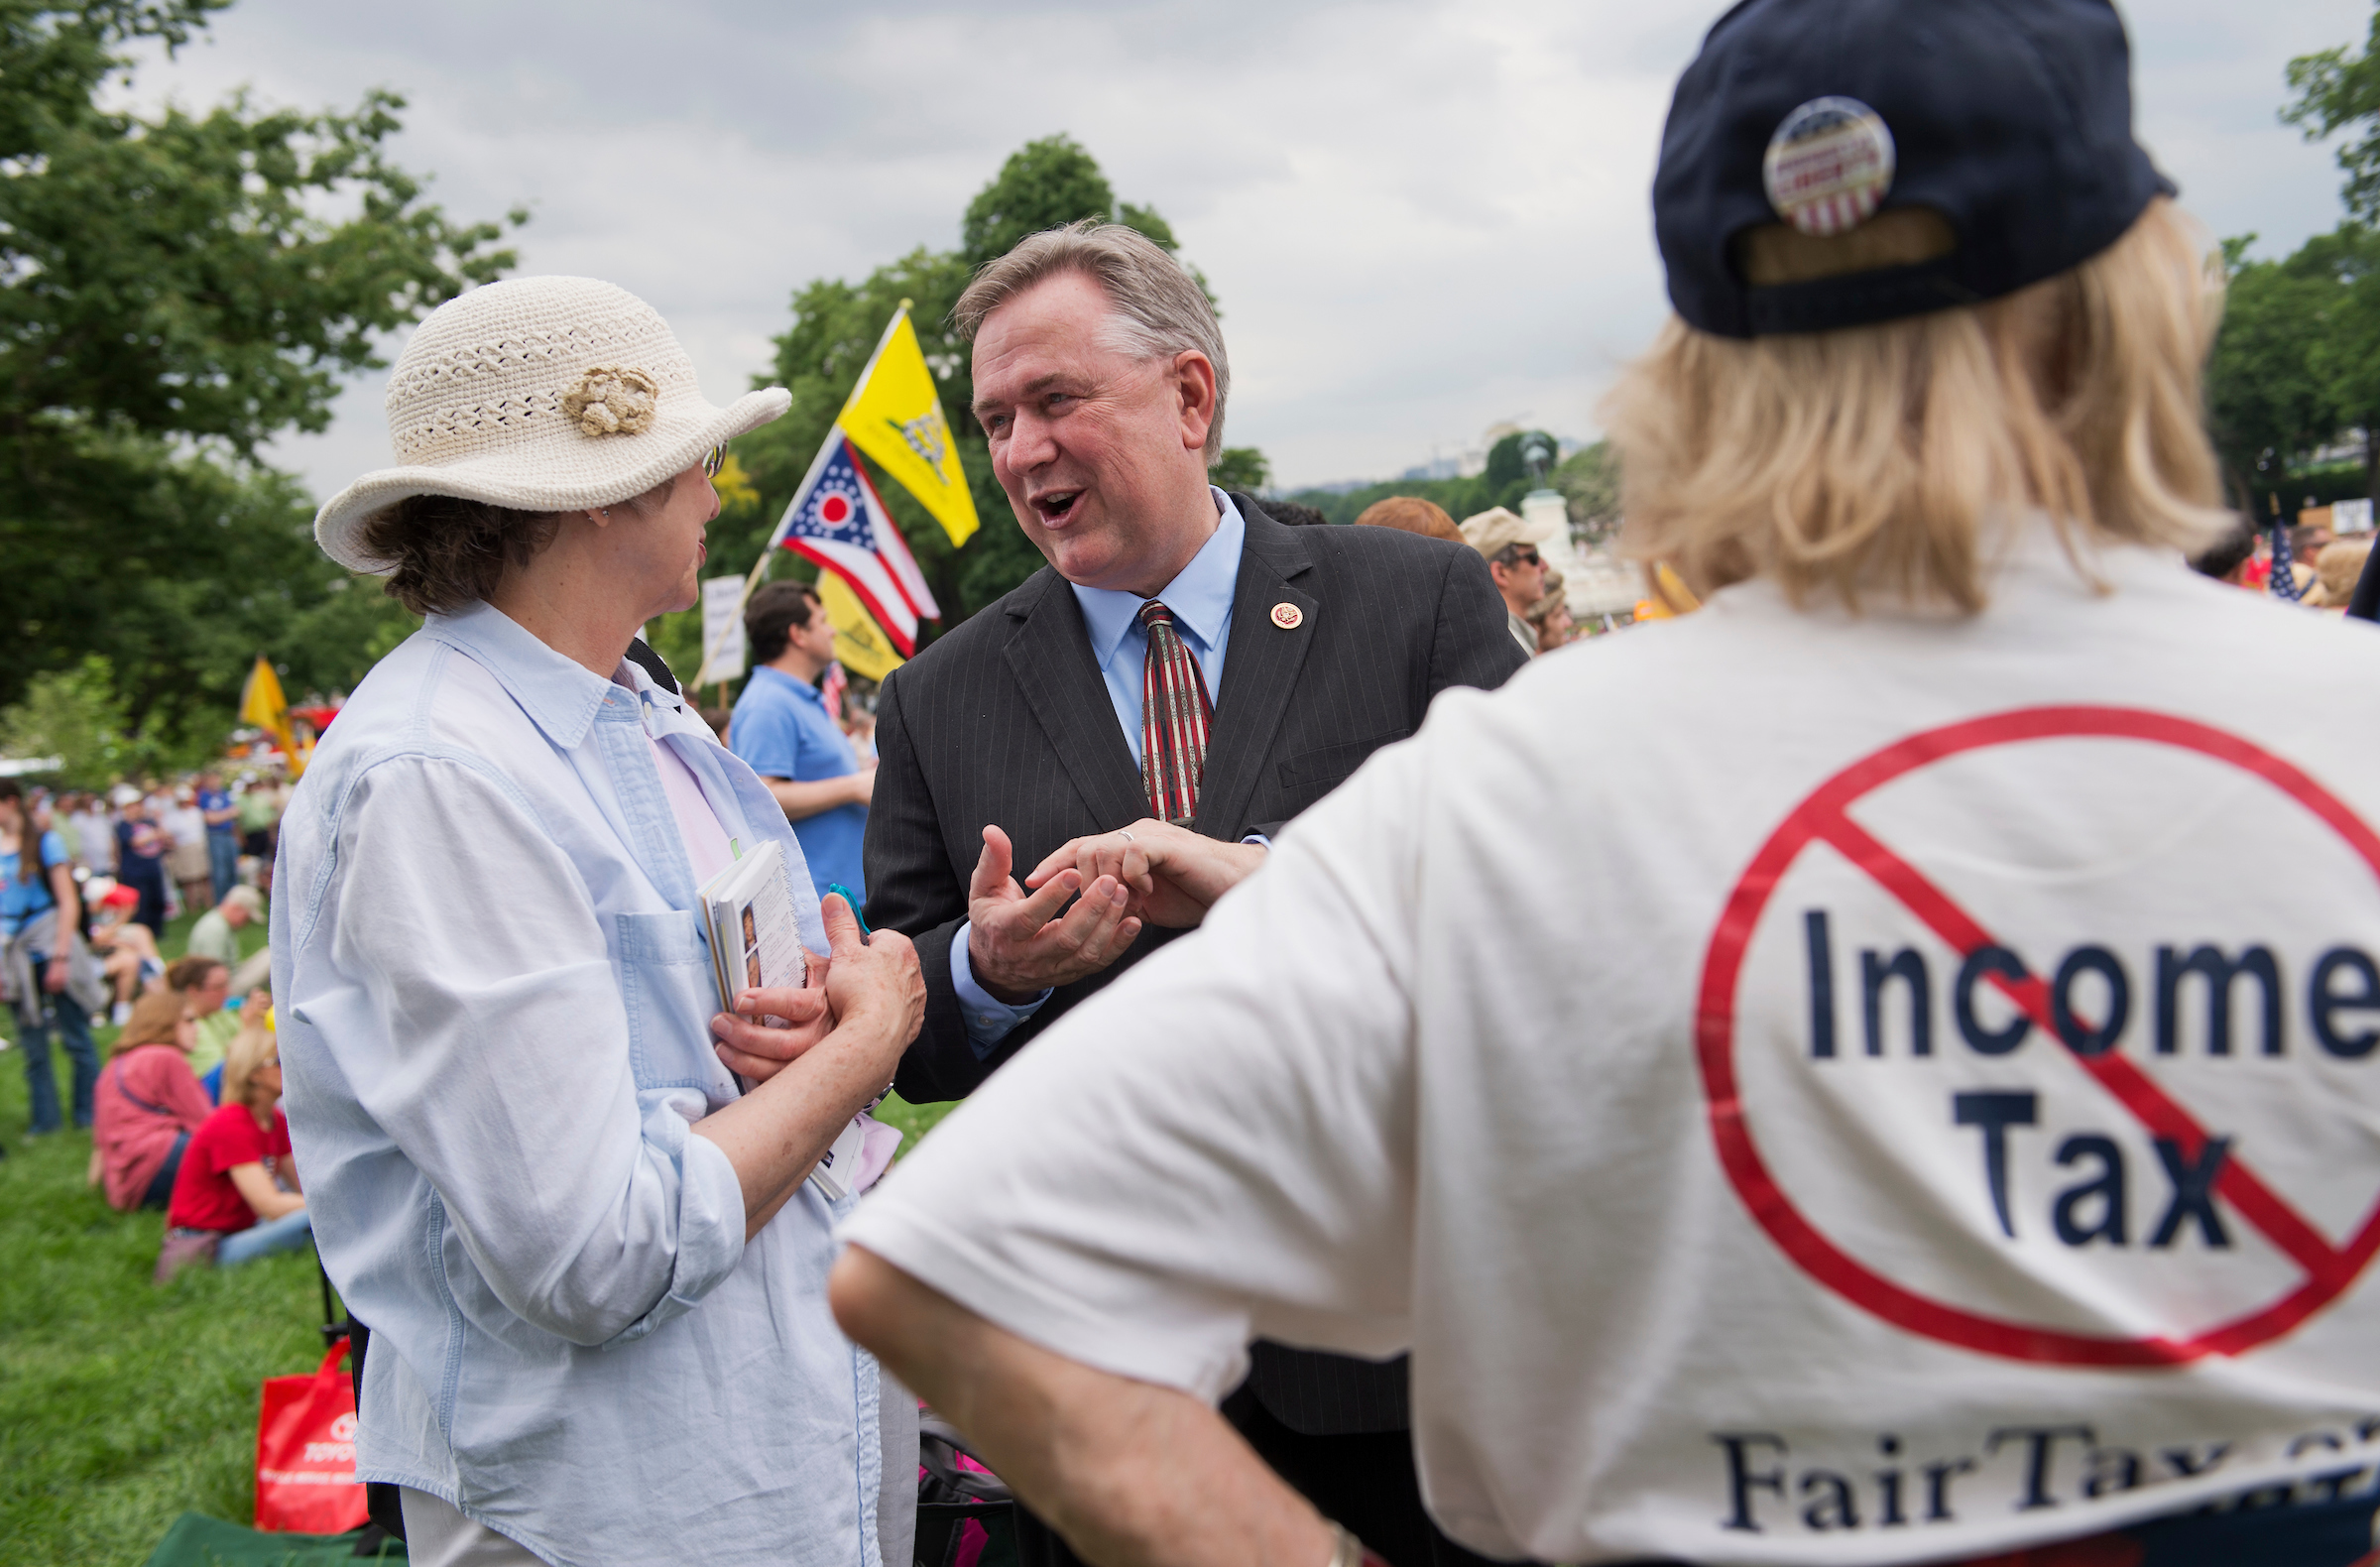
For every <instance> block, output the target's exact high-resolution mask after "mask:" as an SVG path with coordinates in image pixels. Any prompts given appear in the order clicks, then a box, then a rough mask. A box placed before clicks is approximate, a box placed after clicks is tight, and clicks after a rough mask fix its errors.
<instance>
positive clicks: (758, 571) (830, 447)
mask: <svg viewBox="0 0 2380 1567" xmlns="http://www.w3.org/2000/svg"><path fill="white" fill-rule="evenodd" d="M900 302H901V304H902V305H903V306H904V307H905V306H906V305H907V304H908V302H909V301H906V300H903V301H900ZM895 319H897V317H895ZM877 352H878V353H880V354H881V353H883V352H884V344H882V343H879V344H878V345H877ZM868 363H869V365H870V366H872V367H873V366H874V365H875V363H876V361H875V359H873V358H871V359H870V360H869V361H868ZM864 379H865V378H864V377H863V381H864ZM842 439H843V423H842V416H840V415H837V416H836V422H834V423H833V424H830V425H828V426H827V431H826V439H825V440H824V441H823V442H821V443H820V445H819V447H818V455H817V456H815V457H812V458H811V459H810V466H809V471H808V472H806V473H804V474H803V475H802V476H801V482H800V483H799V484H797V485H795V486H794V487H793V498H794V500H796V501H797V500H799V499H800V498H801V497H802V495H803V494H804V493H805V492H807V491H808V489H809V487H810V482H811V481H812V480H814V479H816V478H817V477H818V470H819V469H820V468H823V467H825V466H826V460H827V458H828V456H830V455H831V454H832V453H833V451H834V449H835V443H836V442H837V441H840V440H842ZM792 517H793V505H792V502H790V501H789V502H787V503H786V504H785V515H784V516H782V517H780V518H778V519H777V520H776V526H775V527H774V528H773V529H771V530H770V532H769V542H767V543H766V544H763V545H762V546H761V557H760V559H758V560H755V561H754V562H753V563H752V569H751V570H750V571H749V572H747V573H745V576H744V591H743V592H741V593H739V594H737V595H736V619H737V620H739V621H740V620H742V619H743V618H744V606H745V605H747V604H749V603H751V602H752V590H753V589H754V588H756V587H759V586H760V585H761V577H762V575H763V574H764V573H765V572H767V571H768V569H769V562H770V561H771V560H773V559H774V558H776V550H777V546H778V545H779V544H781V543H783V542H784V539H785V525H786V524H787V523H788V522H790V521H792ZM726 646H727V631H726V630H724V629H723V630H722V631H721V633H720V636H719V648H724V647H726ZM719 648H713V647H709V646H705V647H704V649H703V650H702V663H701V665H700V666H699V667H697V668H696V669H695V671H694V676H695V678H694V683H695V684H696V685H701V684H703V683H704V681H703V678H702V677H703V676H704V675H706V674H708V673H710V672H711V658H712V655H714V654H716V653H717V652H718V651H719Z"/></svg>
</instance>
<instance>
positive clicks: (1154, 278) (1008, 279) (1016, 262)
mask: <svg viewBox="0 0 2380 1567" xmlns="http://www.w3.org/2000/svg"><path fill="white" fill-rule="evenodd" d="M1061 272H1079V273H1081V274H1083V275H1084V276H1085V277H1087V278H1090V279H1091V280H1093V281H1094V282H1096V283H1097V284H1098V285H1099V286H1100V287H1101V288H1102V289H1104V290H1106V291H1107V295H1108V301H1109V303H1110V304H1111V305H1113V306H1114V308H1113V309H1112V310H1111V311H1110V313H1109V315H1108V321H1107V325H1106V326H1105V327H1104V328H1103V329H1102V332H1101V340H1102V342H1104V343H1105V344H1106V346H1108V347H1110V348H1113V349H1115V350H1117V351H1118V352H1119V353H1124V354H1129V355H1130V356H1131V357H1132V358H1134V359H1139V360H1149V359H1170V358H1171V357H1173V356H1174V355H1175V354H1179V353H1185V352H1188V351H1190V350H1192V349H1196V350H1197V351H1198V352H1200V353H1202V354H1205V355H1206V356H1207V360H1208V362H1209V363H1210V364H1212V365H1214V367H1215V422H1214V423H1212V424H1210V425H1208V426H1207V445H1206V453H1207V460H1208V461H1209V462H1213V461H1214V460H1215V459H1216V458H1217V457H1219V456H1221V455H1222V453H1223V406H1224V403H1225V401H1226V400H1227V399H1229V398H1230V396H1231V392H1232V361H1231V356H1230V355H1228V354H1226V353H1225V352H1224V351H1223V327H1222V326H1221V325H1219V324H1218V323H1217V322H1216V319H1215V307H1214V306H1213V305H1212V304H1210V303H1208V302H1207V291H1206V290H1204V289H1202V288H1200V287H1199V286H1198V280H1197V279H1196V278H1193V277H1191V276H1190V274H1189V271H1188V270H1187V269H1186V268H1184V267H1183V266H1182V264H1181V263H1180V262H1178V261H1176V260H1174V259H1173V258H1172V257H1171V256H1168V255H1167V254H1165V252H1164V250H1163V249H1161V248H1160V247H1159V246H1157V245H1156V244H1155V243H1154V242H1153V241H1151V240H1150V239H1148V238H1147V237H1146V236H1145V235H1143V234H1141V233H1139V232H1138V231H1137V230H1134V229H1130V228H1127V227H1125V226H1124V225H1123V224H1122V223H1110V222H1106V221H1104V220H1102V219H1100V218H1095V217H1087V218H1084V219H1083V220H1082V221H1081V222H1079V223H1069V224H1067V225H1066V226H1065V227H1064V228H1052V229H1044V230H1042V231H1041V232H1040V233H1038V234H1034V235H1030V236H1028V237H1027V238H1025V239H1022V240H1019V241H1018V242H1017V244H1016V248H1015V249H1013V250H1011V251H1010V252H1009V253H1008V254H1007V255H1005V256H1003V257H1001V258H1000V259H999V260H997V261H991V262H986V263H985V264H984V267H983V270H982V271H980V272H978V273H977V274H976V275H975V281H974V282H972V283H970V284H968V285H967V292H966V293H964V294H962V295H960V296H959V302H958V303H957V304H955V305H953V306H952V307H951V311H950V322H951V325H952V326H953V327H954V328H956V329H957V331H958V334H959V337H960V338H961V339H962V340H963V341H966V342H973V341H974V340H975V334H976V332H977V331H978V330H979V329H981V327H982V326H983V324H984V317H986V316H988V315H990V314H991V313H992V312H993V311H994V310H997V309H999V308H1000V307H1001V306H1002V305H1004V304H1006V303H1008V302H1009V301H1011V300H1012V299H1014V298H1016V296H1018V295H1019V294H1022V293H1023V292H1024V291H1025V290H1027V289H1029V288H1031V287H1032V286H1033V285H1034V284H1036V283H1039V282H1041V281H1042V280H1043V279H1045V278H1052V277H1055V276H1056V275H1058V274H1059V273H1061Z"/></svg>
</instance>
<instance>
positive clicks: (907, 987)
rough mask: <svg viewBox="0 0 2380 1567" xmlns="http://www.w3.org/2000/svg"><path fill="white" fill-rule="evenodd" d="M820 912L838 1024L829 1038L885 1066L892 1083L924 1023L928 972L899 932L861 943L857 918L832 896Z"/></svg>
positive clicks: (828, 981) (828, 991) (828, 990)
mask: <svg viewBox="0 0 2380 1567" xmlns="http://www.w3.org/2000/svg"><path fill="white" fill-rule="evenodd" d="M818 912H819V914H820V916H821V917H822V918H824V920H825V921H826V941H827V952H828V959H829V961H828V963H827V970H826V1004H827V1006H828V1008H829V1009H830V1010H831V1011H832V1012H833V1013H834V1020H835V1027H834V1032H833V1034H832V1035H831V1036H830V1037H832V1038H834V1039H835V1040H836V1041H837V1043H838V1044H843V1043H848V1044H849V1046H850V1047H851V1048H852V1049H854V1050H858V1051H863V1052H865V1056H864V1058H865V1059H868V1060H871V1061H876V1062H880V1063H881V1066H882V1071H883V1077H882V1080H883V1081H885V1082H888V1083H889V1082H891V1081H892V1072H893V1069H894V1068H895V1067H897V1066H899V1065H900V1052H901V1051H903V1050H905V1049H907V1048H908V1047H909V1041H910V1040H911V1039H914V1038H916V1037H917V1029H918V1028H919V1027H920V1026H921V1025H923V1024H924V1022H925V971H924V969H923V968H922V967H920V966H919V964H918V962H917V949H916V948H915V947H913V946H911V945H910V944H909V938H908V937H907V936H904V935H902V934H901V933H900V932H899V931H897V930H879V931H878V932H877V933H876V934H875V935H873V936H871V937H868V938H867V939H865V940H863V939H861V936H860V921H859V918H858V916H857V915H855V914H854V913H853V912H852V911H851V905H850V904H847V903H845V902H844V901H843V900H842V899H841V898H839V897H837V896H835V895H834V894H832V893H830V894H828V895H827V897H826V899H825V901H824V902H822V903H821V904H819V905H818Z"/></svg>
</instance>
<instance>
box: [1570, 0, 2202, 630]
mask: <svg viewBox="0 0 2380 1567" xmlns="http://www.w3.org/2000/svg"><path fill="white" fill-rule="evenodd" d="M2174 194H2175V187H2174V185H2173V183H2172V181H2168V180H2167V179H2165V177H2164V176H2162V175H2161V174H2159V173H2158V172H2157V168H2156V166H2155V164H2153V163H2152V162H2151V161H2150V159H2149V155H2148V154H2147V153H2146V152H2145V151H2144V150H2143V149H2142V148H2141V146H2140V144H2139V143H2138V142H2137V141H2135V140H2134V139H2133V136H2132V93H2131V85H2130V81H2129V51H2128V48H2127V46H2126V43H2125V38H2124V29H2123V24H2122V22H2121V21H2120V20H2118V18H2117V16H2116V13H2115V11H2114V9H2113V7H2112V6H2111V5H2109V4H2108V3H2107V0H1745V3H1743V4H1741V5H1738V6H1736V7H1735V8H1734V9H1733V10H1731V11H1729V12H1727V13H1726V15H1725V16H1724V17H1722V18H1721V19H1720V20H1719V22H1718V24H1717V25H1716V26H1714V27H1713V28H1712V29H1711V32H1710V34H1709V36H1708V37H1707V38H1706V39H1705V41H1704V45H1703V50H1702V53H1701V54H1700V56H1698V57H1697V58H1696V60H1694V62H1693V63H1692V64H1691V65H1689V66H1688V67H1687V69H1686V72H1685V74H1684V75H1683V76H1682V77H1681V78H1680V79H1679V82H1678V88H1677V95H1676V98H1675V100H1674V102H1673V104H1672V106H1671V109H1670V115H1669V122H1668V126H1667V128H1666V130H1665V132H1664V134H1663V137H1662V144H1661V163H1660V168H1659V171H1658V173H1657V174H1656V176H1655V178H1654V183H1653V218H1654V228H1655V232H1656V234H1657V236H1658V238H1659V240H1660V245H1661V256H1662V261H1663V263H1664V264H1665V266H1666V267H1667V270H1668V276H1669V294H1670V300H1671V301H1672V302H1673V303H1674V304H1675V306H1676V309H1677V315H1676V317H1675V318H1674V319H1673V320H1672V321H1671V323H1670V325H1669V326H1668V328H1667V329H1665V331H1664V332H1663V333H1662V335H1661V337H1660V338H1659V340H1658V341H1657V342H1656V343H1655V345H1654V347H1653V349H1652V351H1651V352H1650V353H1648V354H1647V355H1645V356H1644V358H1642V359H1641V360H1639V361H1638V362H1637V363H1636V364H1635V365H1634V366H1633V367H1632V368H1631V370H1630V372H1629V374H1628V375H1627V376H1626V377H1625V378H1624V379H1623V380H1622V382H1621V384H1620V385H1619V386H1618V387H1617V388H1616V389H1615V390H1614V391H1613V393H1612V395H1611V398H1610V400H1609V402H1608V404H1607V406H1606V422H1607V424H1608V426H1609V427H1610V429H1611V432H1612V436H1613V438H1614V440H1615V442H1616V443H1617V444H1618V446H1619V447H1620V448H1621V449H1623V450H1624V451H1625V452H1626V453H1627V459H1626V461H1625V463H1624V464H1623V473H1624V483H1625V488H1626V496H1625V501H1626V515H1627V518H1628V524H1627V538H1628V540H1629V541H1630V542H1631V544H1632V547H1633V548H1634V549H1635V551H1636V552H1638V553H1640V554H1643V555H1646V556H1649V557H1652V558H1656V559H1662V560H1666V561H1668V562H1669V563H1670V564H1672V565H1673V566H1674V567H1676V568H1677V569H1678V571H1679V572H1680V573H1681V574H1682V575H1683V576H1684V577H1685V578H1686V579H1687V580H1688V582H1689V583H1690V584H1691V585H1692V586H1693V587H1694V589H1695V591H1696V592H1697V593H1698V594H1702V595H1705V596H1707V595H1708V594H1709V593H1710V592H1711V591H1712V590H1714V589H1717V588H1720V587H1724V586H1725V585H1726V584H1728V583H1730V582H1734V581H1739V580H1742V579H1744V578H1747V577H1752V576H1761V575H1765V576H1769V577H1771V578H1773V579H1774V580H1776V581H1777V582H1778V583H1779V584H1780V585H1781V586H1783V587H1784V589H1785V590H1786V591H1787V593H1788V594H1790V595H1791V596H1792V597H1793V598H1794V599H1795V600H1796V601H1797V602H1799V601H1801V600H1803V599H1805V598H1807V597H1808V596H1809V595H1810V594H1812V593H1813V592H1820V591H1823V592H1827V593H1830V594H1833V595H1835V596H1838V597H1840V598H1842V599H1844V601H1846V602H1848V603H1851V604H1853V605H1856V604H1857V603H1859V602H1860V600H1861V599H1862V597H1863V595H1864V596H1874V595H1876V594H1879V593H1883V594H1888V595H1891V596H1896V597H1902V598H1906V599H1909V600H1911V601H1913V602H1924V601H1932V602H1937V603H1943V604H1947V605H1949V606H1951V607H1953V608H1955V609H1957V610H1960V611H1964V612H1973V611H1976V610H1979V609H1981V608H1982V607H1983V604H1984V602H1985V600H1986V598H1987V596H1988V590H1989V577H1990V574H1991V572H1990V560H1989V558H1988V556H1989V554H1990V552H1991V550H1992V548H1994V547H1996V545H1997V544H1999V543H2004V542H2006V541H2007V539H2008V538H2010V537H2012V524H2011V522H2010V520H2011V519H2013V518H2016V517H2019V516H2023V515H2026V514H2033V513H2038V514H2040V515H2041V517H2042V519H2043V522H2044V525H2045V526H2046V528H2047V529H2048V531H2050V532H2051V533H2053V534H2055V535H2056V536H2058V538H2059V539H2060V540H2061V541H2062V542H2066V543H2068V544H2070V545H2071V544H2074V543H2076V542H2078V541H2082V540H2085V539H2089V538H2098V539H2102V540H2104V541H2108V542H2126V543H2150V544H2156V545H2159V546H2164V547H2172V548H2178V549H2180V550H2182V551H2184V552H2185V553H2189V552H2195V551H2196V550H2198V549H2200V548H2202V547H2204V545H2205V543H2206V542H2209V541H2211V540H2212V539H2214V538H2217V537H2219V536H2220V535H2221V534H2222V532H2223V531H2224V529H2225V528H2226V527H2227V525H2228V518H2227V516H2226V515H2225V514H2224V513H2222V512H2220V511H2219V510H2217V508H2216V506H2215V502H2216V501H2217V499H2218V497H2219V485H2218V483H2217V470H2216V467H2215V463H2214V458H2213V454H2212V451H2211V449H2210V447H2209V446H2208V444H2207V441H2206V438H2205V433H2204V428H2203V422H2202V417H2201V391H2200V377H2201V368H2202V364H2203V360H2204V357H2205V353H2206V349H2207V347H2208V346H2209V344H2210V343H2211V341H2212V336H2213V327H2214V323H2215V321H2216V320H2217V318H2218V314H2219V310H2218V306H2219V303H2220V300H2221V285H2220V277H2219V272H2218V270H2217V269H2216V268H2215V266H2214V264H2213V257H2212V253H2211V250H2210V247H2208V246H2207V245H2206V243H2205V242H2204V239H2203V236H2202V235H2201V233H2200V232H2199V231H2198V229H2197V227H2196V226H2195V225H2194V224H2192V223H2191V222H2190V221H2189V220H2188V219H2186V218H2185V217H2184V216H2183V215H2182V213H2181V212H2180V210H2179V209H2178V208H2177V207H2176V206H2175V204H2174V201H2173V199H2172V198H2173V196H2174ZM2119 458H2120V460H2118V459H2119ZM1992 520H1996V521H1992Z"/></svg>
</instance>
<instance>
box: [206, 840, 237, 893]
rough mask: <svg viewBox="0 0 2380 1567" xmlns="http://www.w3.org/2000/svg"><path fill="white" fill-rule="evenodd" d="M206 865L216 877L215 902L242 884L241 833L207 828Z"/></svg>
mask: <svg viewBox="0 0 2380 1567" xmlns="http://www.w3.org/2000/svg"><path fill="white" fill-rule="evenodd" d="M206 865H207V870H208V872H209V874H210V875H212V877H213V878H214V884H215V902H216V903H218V904H219V903H221V902H223V895H224V894H225V893H228V892H230V891H231V890H232V889H233V888H235V887H237V886H239V885H240V835H239V834H238V833H236V832H217V831H215V829H214V828H212V827H209V828H208V829H207V830H206Z"/></svg>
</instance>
